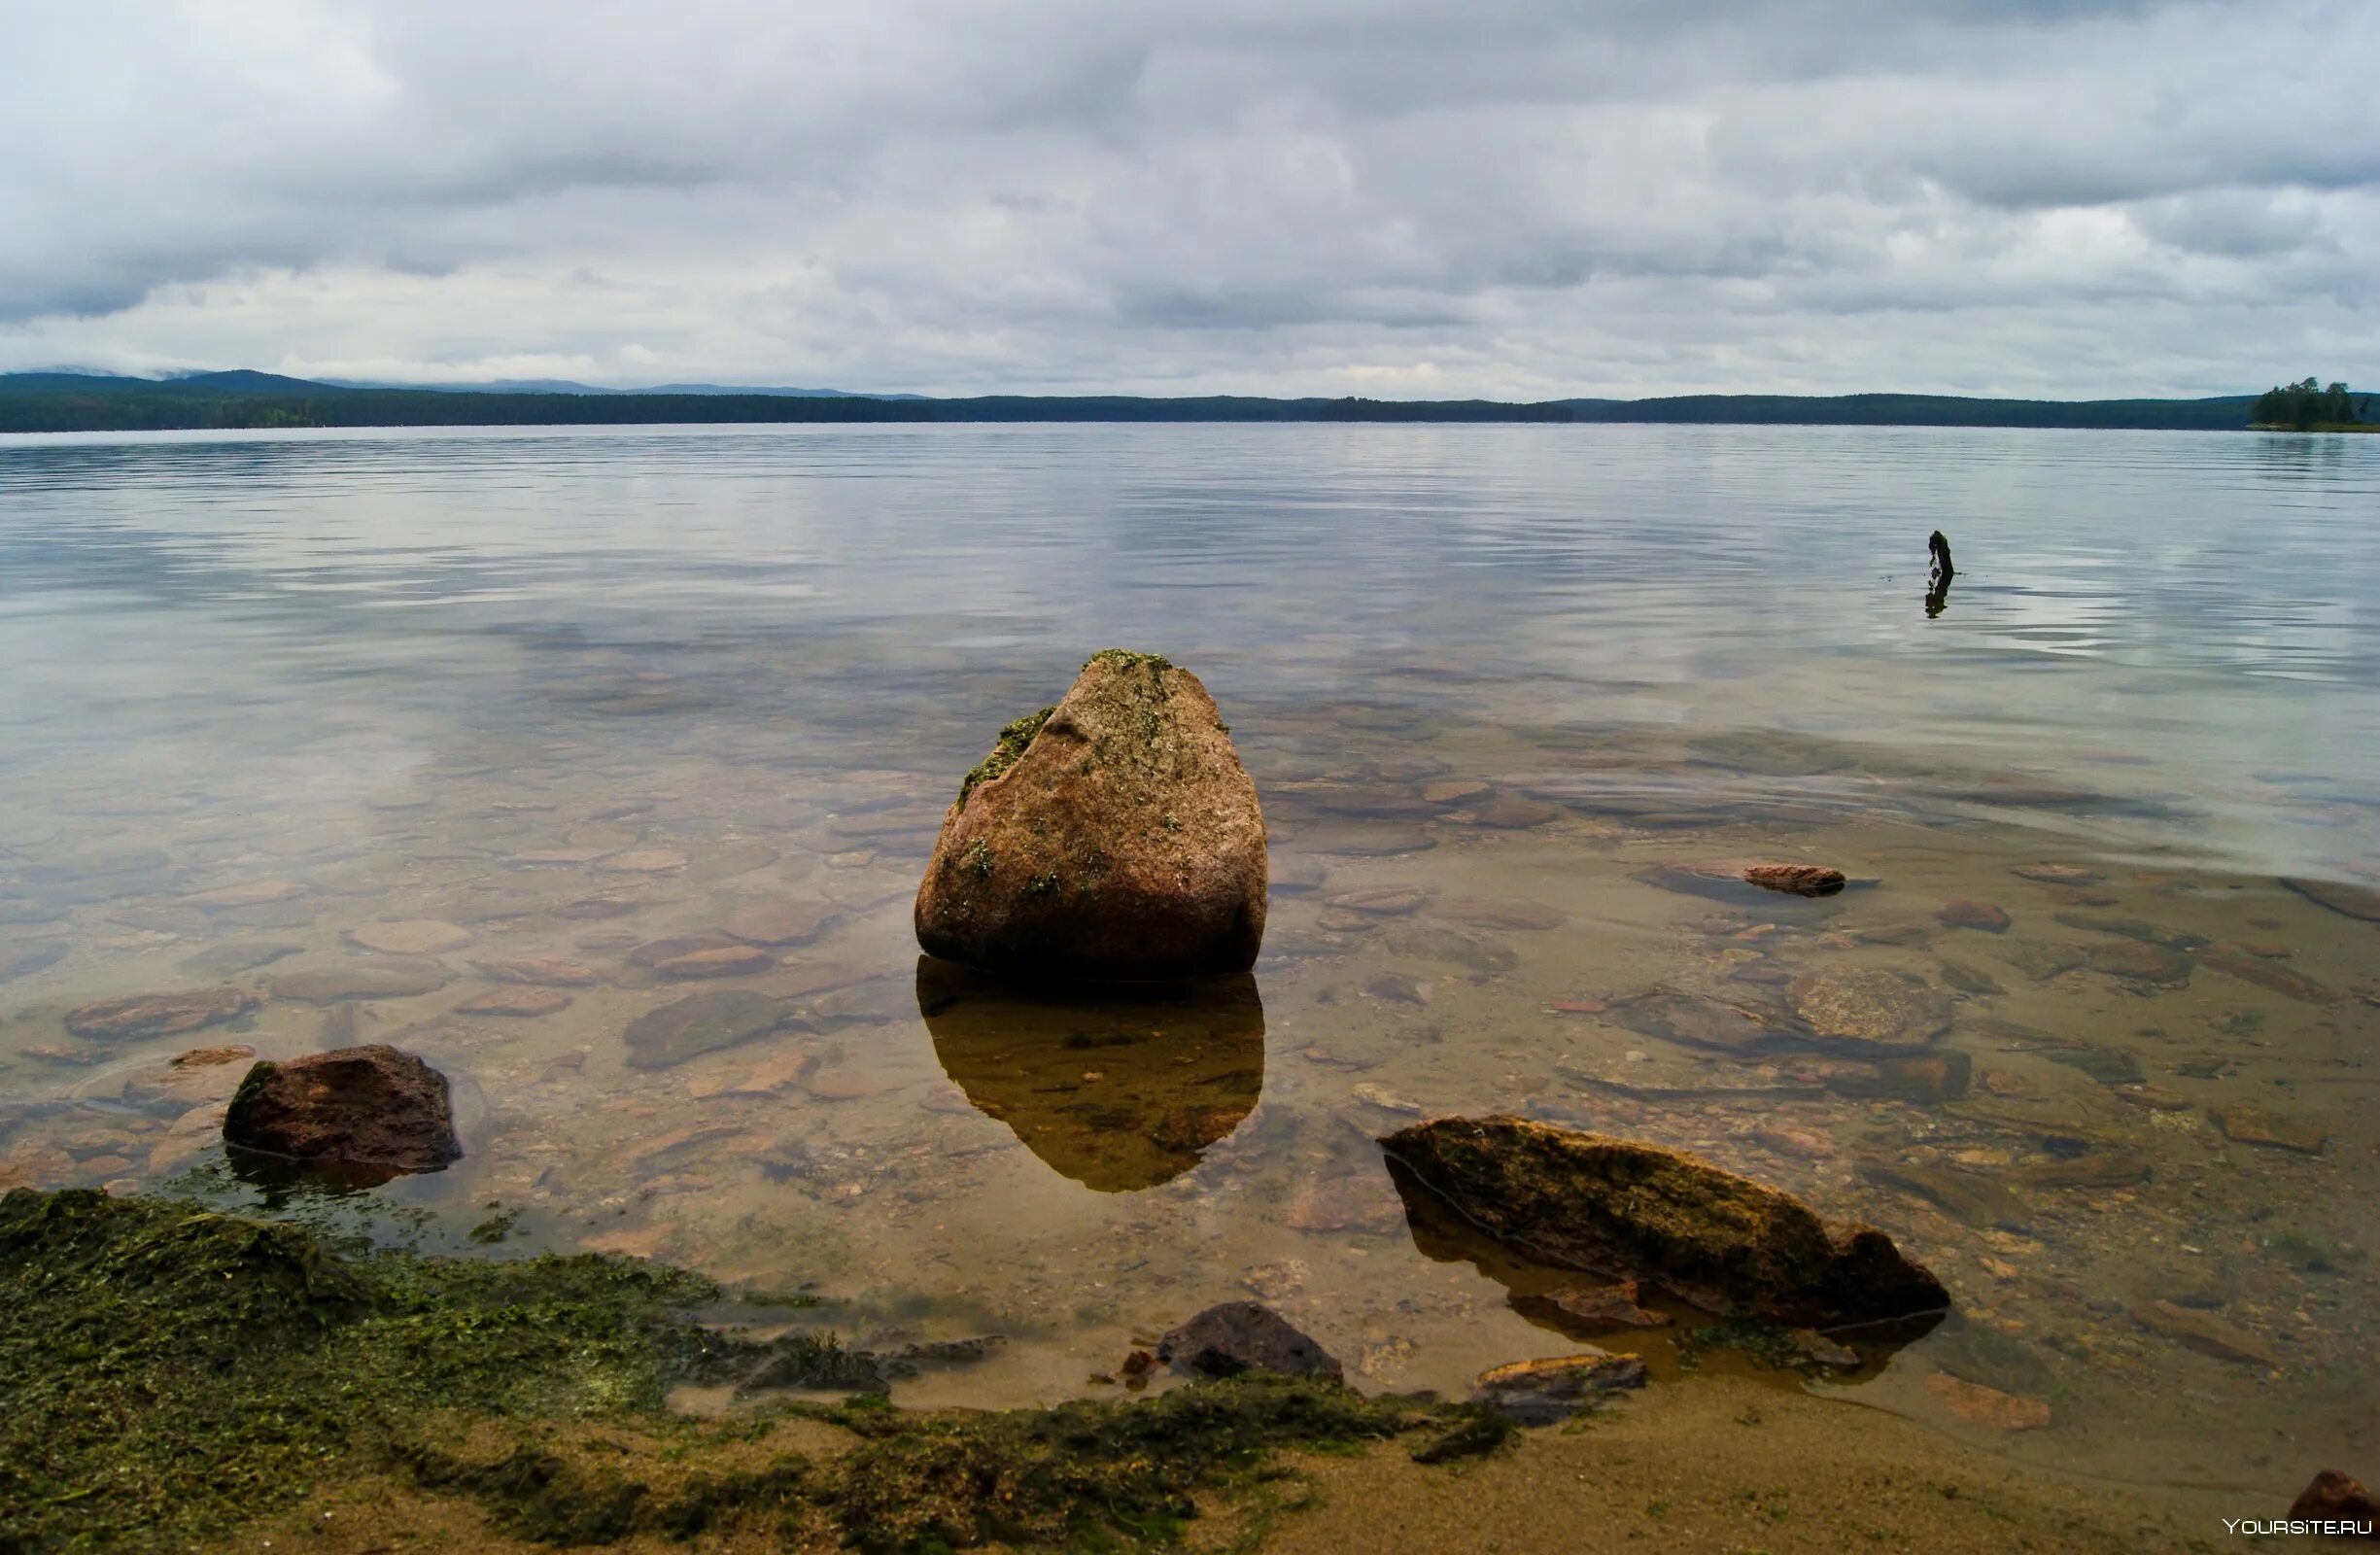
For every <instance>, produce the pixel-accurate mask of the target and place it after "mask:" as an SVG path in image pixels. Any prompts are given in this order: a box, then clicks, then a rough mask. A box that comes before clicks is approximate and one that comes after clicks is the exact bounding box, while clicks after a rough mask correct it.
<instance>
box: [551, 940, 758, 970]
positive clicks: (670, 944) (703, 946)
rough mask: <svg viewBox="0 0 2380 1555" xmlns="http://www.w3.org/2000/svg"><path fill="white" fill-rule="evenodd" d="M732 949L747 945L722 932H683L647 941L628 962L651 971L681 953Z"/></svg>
mask: <svg viewBox="0 0 2380 1555" xmlns="http://www.w3.org/2000/svg"><path fill="white" fill-rule="evenodd" d="M579 943H580V944H582V945H592V944H594V943H595V942H594V941H593V940H582V941H581V942H579ZM730 949H733V950H743V949H745V947H742V946H740V945H738V944H737V943H736V942H735V941H734V940H731V939H728V938H727V937H726V936H725V935H720V934H681V935H677V936H675V937H674V938H672V939H667V940H647V941H645V942H644V943H643V944H642V945H639V946H638V947H637V948H636V949H635V950H631V951H629V952H628V964H629V965H630V966H640V967H643V968H645V969H646V970H648V971H649V970H651V969H653V968H655V967H658V966H660V965H661V963H662V962H664V961H674V960H676V959H677V958H678V957H679V956H681V955H692V954H693V953H694V952H696V951H697V950H730Z"/></svg>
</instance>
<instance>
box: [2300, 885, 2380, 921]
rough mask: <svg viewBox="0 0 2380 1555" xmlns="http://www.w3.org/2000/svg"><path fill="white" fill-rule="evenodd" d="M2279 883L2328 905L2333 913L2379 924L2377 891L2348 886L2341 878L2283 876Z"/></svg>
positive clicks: (2379, 914) (2379, 901)
mask: <svg viewBox="0 0 2380 1555" xmlns="http://www.w3.org/2000/svg"><path fill="white" fill-rule="evenodd" d="M2281 883H2282V884H2284V885H2286V886H2288V887H2289V888H2290V889H2291V890H2293V891H2295V892H2296V893H2297V894H2298V895H2299V896H2302V897H2304V898H2305V899H2306V900H2307V901H2309V902H2313V903H2316V904H2318V905H2319V906H2323V907H2327V908H2328V909H2329V910H2330V911H2331V912H2333V913H2344V914H2346V915H2347V916H2349V917H2360V918H2362V919H2363V921H2364V922H2366V923H2380V891H2376V890H2373V889H2371V888H2370V887H2368V886H2363V885H2349V884H2347V883H2346V882H2345V881H2316V880H2304V879H2299V878H2294V877H2289V876H2284V877H2283V878H2282V881H2281Z"/></svg>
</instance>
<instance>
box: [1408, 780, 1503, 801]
mask: <svg viewBox="0 0 2380 1555" xmlns="http://www.w3.org/2000/svg"><path fill="white" fill-rule="evenodd" d="M1487 791H1488V785H1487V784H1486V783H1483V782H1479V781H1477V780H1475V779H1463V780H1457V781H1452V782H1442V783H1430V784H1428V785H1426V786H1425V787H1424V788H1423V789H1422V797H1423V798H1424V799H1427V800H1428V801H1430V803H1431V804H1433V805H1451V804H1453V803H1454V802H1455V801H1456V800H1458V799H1468V798H1470V797H1471V796H1472V795H1473V794H1484V793H1486V792H1487Z"/></svg>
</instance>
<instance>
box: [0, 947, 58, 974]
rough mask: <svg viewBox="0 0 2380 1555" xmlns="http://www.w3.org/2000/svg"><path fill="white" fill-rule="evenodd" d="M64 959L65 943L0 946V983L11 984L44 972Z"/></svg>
mask: <svg viewBox="0 0 2380 1555" xmlns="http://www.w3.org/2000/svg"><path fill="white" fill-rule="evenodd" d="M65 959H66V942H65V941H63V940H58V941H55V942H53V943H52V944H49V945H6V946H0V983H13V982H15V981H16V980H17V979H18V978H29V977H31V976H32V975H33V974H34V973H36V972H44V971H47V970H49V969H50V968H51V967H53V966H55V965H57V964H58V963H59V962H60V961H63V960H65Z"/></svg>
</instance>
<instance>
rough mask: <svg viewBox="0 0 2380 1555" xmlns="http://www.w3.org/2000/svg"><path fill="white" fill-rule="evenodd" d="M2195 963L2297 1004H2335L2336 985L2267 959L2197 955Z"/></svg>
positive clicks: (2209, 954) (2337, 998) (2214, 954)
mask: <svg viewBox="0 0 2380 1555" xmlns="http://www.w3.org/2000/svg"><path fill="white" fill-rule="evenodd" d="M2198 964H2199V965H2200V966H2203V967H2207V968H2209V969H2210V970H2212V971H2216V972H2220V973H2222V974H2223V975H2224V976H2225V977H2227V978H2237V979H2239V980H2240V981H2241V982H2242V983H2253V984H2255V985H2257V986H2258V987H2259V988H2270V989H2271V990H2272V991H2273V992H2275V993H2278V994H2280V995H2282V996H2283V997H2285V998H2291V999H2295V1000H2296V1001H2297V1002H2298V1003H2300V1004H2336V1003H2338V1000H2339V995H2338V990H2337V989H2336V988H2328V987H2325V986H2324V985H2321V984H2319V983H2317V982H2315V981H2314V980H2313V979H2312V978H2309V977H2306V976H2305V975H2303V974H2302V973H2297V972H2292V971H2291V970H2290V969H2289V968H2287V967H2285V966H2275V965H2273V964H2272V962H2270V961H2269V960H2252V959H2250V958H2249V957H2247V956H2241V955H2221V954H2216V953H2213V952H2208V953H2204V954H2201V955H2200V956H2199V957H2198Z"/></svg>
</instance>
